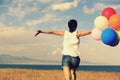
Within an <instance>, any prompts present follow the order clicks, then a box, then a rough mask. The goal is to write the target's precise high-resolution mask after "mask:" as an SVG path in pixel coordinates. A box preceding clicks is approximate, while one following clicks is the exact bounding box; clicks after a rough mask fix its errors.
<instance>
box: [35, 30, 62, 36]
mask: <svg viewBox="0 0 120 80" xmlns="http://www.w3.org/2000/svg"><path fill="white" fill-rule="evenodd" d="M39 33H44V34H54V35H58V36H64V31H54V30H38V31H37V33H36V34H35V36H37V35H38V34H39Z"/></svg>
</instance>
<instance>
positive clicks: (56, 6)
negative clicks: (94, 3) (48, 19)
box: [51, 0, 79, 11]
mask: <svg viewBox="0 0 120 80" xmlns="http://www.w3.org/2000/svg"><path fill="white" fill-rule="evenodd" d="M78 2H79V1H78V0H74V1H73V2H65V3H59V4H53V5H52V6H51V9H52V10H60V11H66V10H68V9H70V8H72V7H77V5H78Z"/></svg>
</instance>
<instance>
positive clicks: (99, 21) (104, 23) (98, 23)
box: [94, 16, 109, 30]
mask: <svg viewBox="0 0 120 80" xmlns="http://www.w3.org/2000/svg"><path fill="white" fill-rule="evenodd" d="M108 24H109V23H108V20H107V18H106V17H104V16H98V17H96V18H95V20H94V25H95V27H97V28H99V29H100V30H104V29H105V28H107V27H108Z"/></svg>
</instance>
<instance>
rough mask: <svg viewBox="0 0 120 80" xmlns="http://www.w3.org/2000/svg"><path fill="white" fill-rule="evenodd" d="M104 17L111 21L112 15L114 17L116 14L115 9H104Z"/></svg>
mask: <svg viewBox="0 0 120 80" xmlns="http://www.w3.org/2000/svg"><path fill="white" fill-rule="evenodd" d="M101 14H102V16H105V17H106V18H107V19H108V20H109V18H110V17H111V16H112V15H114V14H116V11H115V9H113V8H111V7H107V8H105V9H103V11H102V13H101Z"/></svg>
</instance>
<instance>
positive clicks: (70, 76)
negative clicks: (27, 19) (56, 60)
mask: <svg viewBox="0 0 120 80" xmlns="http://www.w3.org/2000/svg"><path fill="white" fill-rule="evenodd" d="M68 28H69V31H53V30H38V31H37V33H36V34H35V36H37V35H38V34H39V33H45V34H54V35H58V36H63V38H64V40H63V51H62V54H63V56H62V68H63V72H64V75H65V79H66V80H76V69H77V68H78V66H79V63H80V57H79V54H80V52H79V43H80V40H79V37H82V36H85V35H88V34H90V33H91V30H88V31H84V32H81V31H76V29H77V21H76V20H74V19H72V20H70V21H69V22H68Z"/></svg>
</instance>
